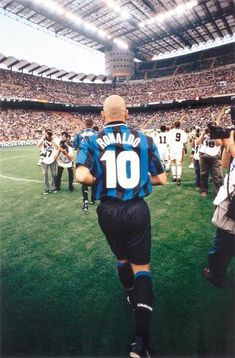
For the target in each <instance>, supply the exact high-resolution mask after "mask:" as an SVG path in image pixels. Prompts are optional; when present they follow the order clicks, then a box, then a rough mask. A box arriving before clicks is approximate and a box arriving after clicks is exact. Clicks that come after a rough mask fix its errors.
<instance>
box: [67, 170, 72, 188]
mask: <svg viewBox="0 0 235 358" xmlns="http://www.w3.org/2000/svg"><path fill="white" fill-rule="evenodd" d="M68 178H69V190H70V191H73V167H71V168H68Z"/></svg>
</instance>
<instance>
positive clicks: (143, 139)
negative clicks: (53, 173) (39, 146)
mask: <svg viewBox="0 0 235 358" xmlns="http://www.w3.org/2000/svg"><path fill="white" fill-rule="evenodd" d="M76 164H77V165H84V166H86V167H87V168H89V170H90V172H91V173H92V175H93V176H95V177H96V184H95V198H96V199H102V198H106V197H111V198H116V199H120V200H123V201H126V200H131V199H135V198H141V197H145V196H147V195H149V194H150V193H151V191H152V184H151V181H150V176H149V173H151V174H152V175H153V176H155V175H159V174H161V173H163V172H164V169H163V167H162V165H161V161H160V158H159V153H158V149H157V147H156V145H155V144H154V142H153V139H152V138H150V137H148V136H146V135H145V134H143V133H142V132H140V131H137V130H134V129H131V128H130V127H128V126H127V125H126V124H124V123H122V122H118V123H111V124H108V125H107V126H106V127H104V129H103V130H102V131H100V132H99V133H97V132H96V134H95V135H93V136H91V137H87V138H86V140H84V141H83V142H82V144H81V148H80V151H79V153H78V156H77V160H76Z"/></svg>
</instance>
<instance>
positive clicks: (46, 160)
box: [37, 129, 58, 195]
mask: <svg viewBox="0 0 235 358" xmlns="http://www.w3.org/2000/svg"><path fill="white" fill-rule="evenodd" d="M37 146H38V148H40V157H41V158H42V163H41V166H42V172H43V176H44V183H45V190H44V194H45V195H46V194H49V192H50V190H51V191H52V192H54V193H56V191H57V190H56V176H57V164H56V157H57V156H58V146H57V144H56V143H55V142H54V141H53V133H52V130H50V129H48V130H45V132H44V134H43V136H42V138H41V139H40V140H39V141H38V144H37ZM49 169H50V171H51V179H52V181H51V189H50V184H49V176H48V170H49Z"/></svg>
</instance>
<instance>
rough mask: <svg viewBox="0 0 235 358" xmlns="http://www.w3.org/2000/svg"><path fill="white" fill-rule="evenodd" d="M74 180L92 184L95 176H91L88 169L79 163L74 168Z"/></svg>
mask: <svg viewBox="0 0 235 358" xmlns="http://www.w3.org/2000/svg"><path fill="white" fill-rule="evenodd" d="M76 180H77V181H78V182H79V183H81V184H86V185H93V184H94V183H95V181H96V178H95V177H93V175H92V174H91V172H90V170H89V169H88V168H87V167H85V166H84V165H79V166H78V167H77V169H76Z"/></svg>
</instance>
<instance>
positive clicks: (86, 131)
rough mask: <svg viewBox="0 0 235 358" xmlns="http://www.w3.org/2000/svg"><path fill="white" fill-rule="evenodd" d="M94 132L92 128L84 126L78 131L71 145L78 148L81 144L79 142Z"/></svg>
mask: <svg viewBox="0 0 235 358" xmlns="http://www.w3.org/2000/svg"><path fill="white" fill-rule="evenodd" d="M95 133H96V131H95V130H94V129H92V128H86V129H82V130H81V131H80V132H78V133H77V134H76V135H75V137H74V140H73V147H74V148H75V149H78V148H79V147H80V146H81V143H82V141H83V140H85V138H87V137H90V136H92V135H94V134H95Z"/></svg>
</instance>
